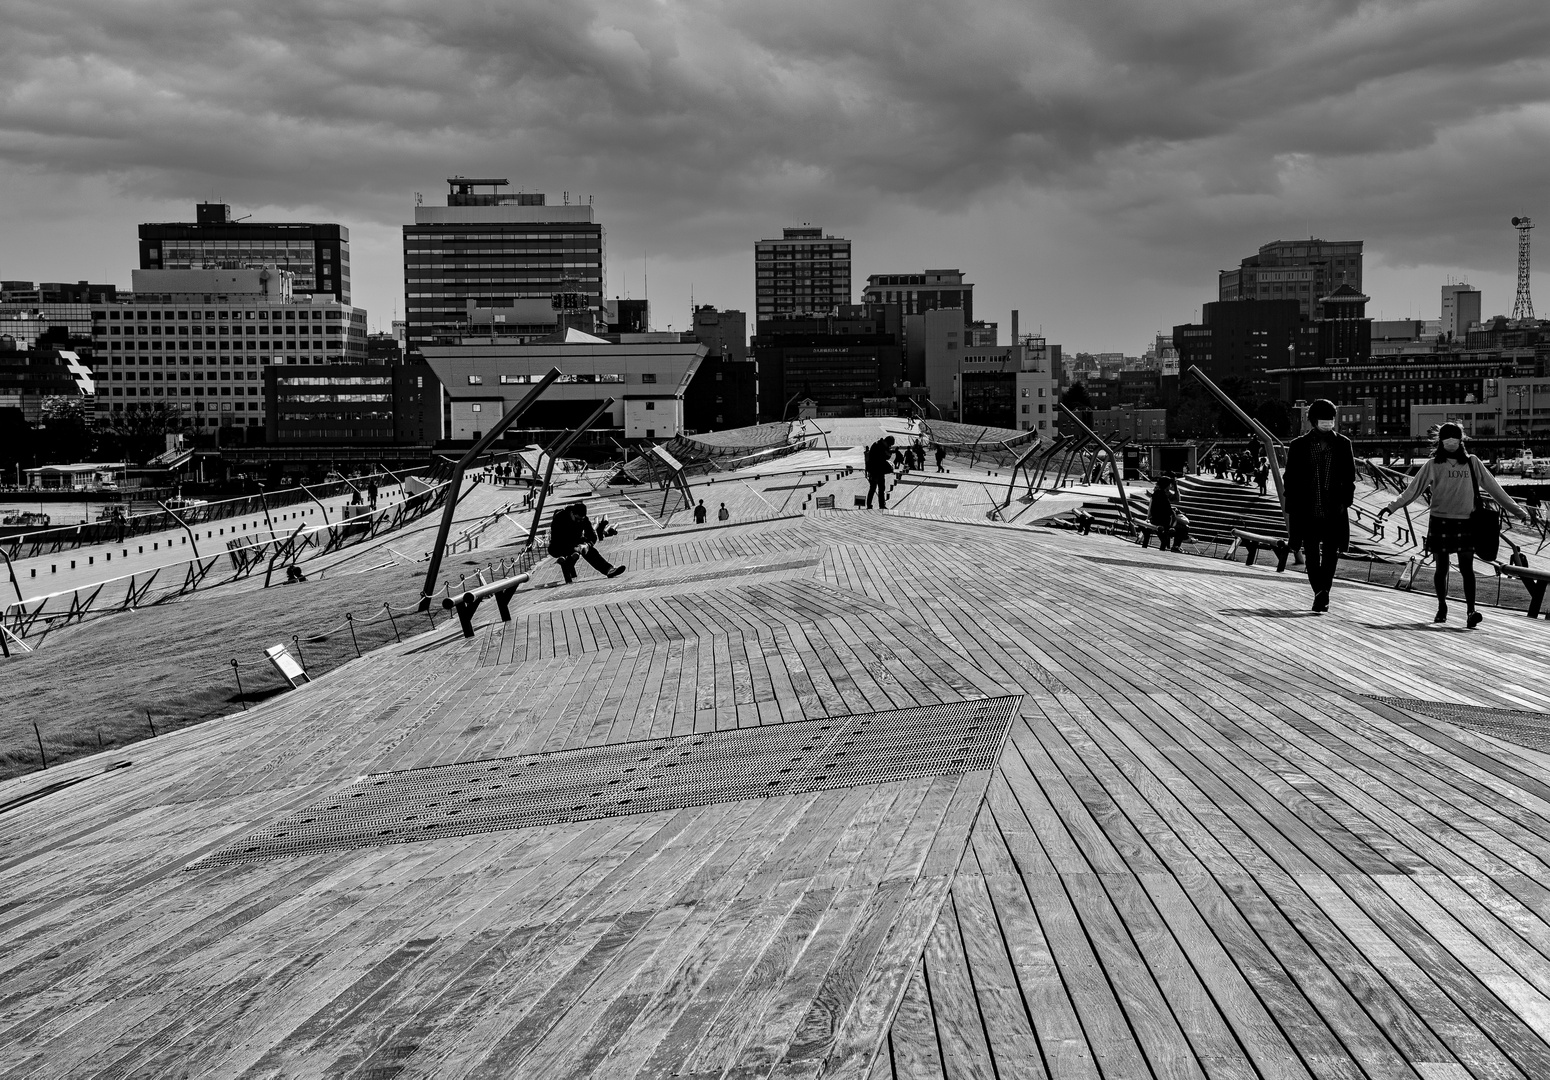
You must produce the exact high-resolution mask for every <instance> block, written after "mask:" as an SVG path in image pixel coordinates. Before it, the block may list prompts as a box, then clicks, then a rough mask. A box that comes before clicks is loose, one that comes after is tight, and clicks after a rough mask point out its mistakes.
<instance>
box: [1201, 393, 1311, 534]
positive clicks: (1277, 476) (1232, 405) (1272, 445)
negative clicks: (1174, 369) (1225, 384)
mask: <svg viewBox="0 0 1550 1080" xmlns="http://www.w3.org/2000/svg"><path fill="white" fill-rule="evenodd" d="M1189 373H1190V374H1191V375H1193V376H1194V377H1195V378H1196V379H1198V380H1199V381H1200V384H1201V385H1202V386H1204V387H1205V388H1206V389H1207V390H1208V391H1210V393H1211V396H1212V397H1214V398H1216V400H1217V401H1219V402H1220V403H1221V404H1222V405H1223V406H1225V407H1226V408H1227V409H1229V410H1231V412H1232V414H1233V415H1234V416H1236V417H1237V418H1238V420H1239V421H1240V422H1241V423H1242V424H1243V426H1244V427H1246V428H1248V429H1249V431H1251V432H1253V433H1254V435H1255V436H1256V437H1257V438H1258V439H1259V442H1260V445H1261V446H1263V447H1264V448H1265V460H1266V461H1267V462H1268V463H1269V465H1270V478H1271V479H1272V480H1274V481H1275V482H1276V500H1277V501H1278V502H1279V503H1280V504H1281V516H1282V517H1283V518H1285V517H1286V482H1285V481H1284V480H1283V479H1282V478H1281V458H1280V455H1279V454H1277V452H1276V451H1277V450H1279V449H1282V446H1281V440H1280V439H1277V438H1276V437H1275V436H1274V435H1272V434H1270V431H1269V429H1268V428H1266V427H1265V425H1264V424H1261V423H1260V422H1259V421H1258V420H1256V419H1254V418H1253V417H1252V416H1250V415H1249V414H1248V413H1246V412H1244V411H1243V409H1242V408H1240V407H1239V405H1238V403H1237V402H1236V401H1234V400H1233V399H1232V398H1230V397H1228V396H1227V392H1226V391H1225V390H1223V389H1222V388H1221V387H1219V386H1217V385H1216V383H1214V382H1212V381H1211V380H1210V379H1209V378H1207V377H1206V373H1205V372H1203V371H1201V370H1200V367H1199V366H1198V365H1196V364H1191V365H1190V366H1189ZM1287 527H1288V528H1290V527H1291V523H1290V521H1289V520H1288V522H1287Z"/></svg>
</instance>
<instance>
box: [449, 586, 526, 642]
mask: <svg viewBox="0 0 1550 1080" xmlns="http://www.w3.org/2000/svg"><path fill="white" fill-rule="evenodd" d="M531 577H532V575H530V574H525V573H524V574H513V575H512V576H511V577H507V578H502V579H501V580H499V581H491V582H489V583H488V584H482V585H480V586H478V587H477V588H474V589H469V590H467V591H466V592H464V593H463V595H462V596H460V597H458V598H457V599H456V600H454V599H453V598H452V596H451V594H450V593H449V594H448V595H446V596H444V597H442V599H441V606H442V607H443V608H444V609H445V610H447V611H456V612H457V618H458V622H460V623H462V624H463V636H464V637H466V638H471V637H473V636H474V611H475V609H477V608H478V607H479V604H480V602H481V601H483V600H484V599H485V598H486V597H490V596H493V597H494V598H495V606H496V608H498V609H499V610H500V614H501V622H510V621H511V607H510V604H511V597H512V595H513V594H514V593H515V592H516V591H517V586H518V585H522V584H525V583H526V582H527V581H529V580H530V579H531Z"/></svg>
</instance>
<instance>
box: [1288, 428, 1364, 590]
mask: <svg viewBox="0 0 1550 1080" xmlns="http://www.w3.org/2000/svg"><path fill="white" fill-rule="evenodd" d="M1308 422H1309V423H1310V424H1312V425H1313V427H1312V429H1311V430H1309V431H1308V432H1307V433H1306V434H1304V435H1302V436H1300V437H1299V438H1296V439H1293V440H1292V442H1291V444H1290V445H1289V446H1288V447H1287V448H1286V473H1285V475H1284V476H1283V477H1282V481H1283V485H1284V487H1285V491H1286V522H1287V532H1288V533H1289V534H1290V535H1289V536H1288V540H1289V541H1290V544H1291V548H1292V550H1294V551H1295V550H1297V549H1298V548H1299V547H1300V548H1301V549H1302V551H1303V554H1304V556H1305V558H1306V559H1307V564H1308V587H1309V588H1311V589H1312V590H1313V610H1314V611H1328V610H1329V590H1330V586H1331V585H1333V584H1334V581H1335V568H1336V566H1337V565H1338V564H1339V562H1340V553H1341V552H1342V551H1344V550H1345V549H1346V548H1348V547H1349V546H1350V544H1351V517H1350V513H1349V510H1350V507H1351V504H1352V503H1353V502H1355V501H1356V458H1355V456H1354V455H1353V452H1352V449H1351V440H1350V439H1348V438H1346V437H1345V436H1344V435H1341V434H1338V433H1337V432H1336V431H1335V403H1334V402H1332V401H1330V400H1329V399H1327V398H1320V399H1319V400H1318V401H1315V402H1314V403H1313V404H1312V405H1310V406H1308Z"/></svg>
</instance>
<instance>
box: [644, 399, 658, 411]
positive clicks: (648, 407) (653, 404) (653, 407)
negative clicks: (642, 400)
mask: <svg viewBox="0 0 1550 1080" xmlns="http://www.w3.org/2000/svg"><path fill="white" fill-rule="evenodd" d="M656 407H657V403H656V402H655V401H648V402H646V411H647V412H653V411H655V410H656Z"/></svg>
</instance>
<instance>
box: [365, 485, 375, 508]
mask: <svg viewBox="0 0 1550 1080" xmlns="http://www.w3.org/2000/svg"><path fill="white" fill-rule="evenodd" d="M366 498H367V499H368V500H369V501H370V503H371V508H372V509H373V510H375V509H376V508H377V482H376V481H375V480H373V481H372V482H371V483H370V484H369V485H368V486H367V488H366Z"/></svg>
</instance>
